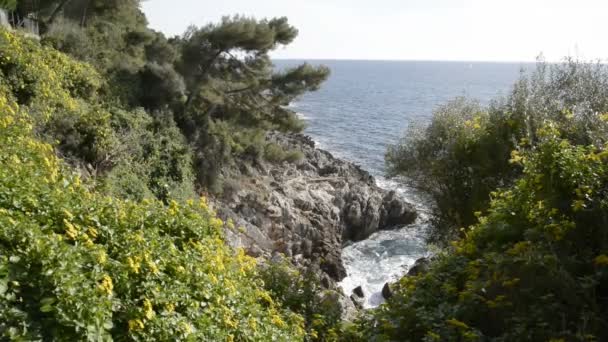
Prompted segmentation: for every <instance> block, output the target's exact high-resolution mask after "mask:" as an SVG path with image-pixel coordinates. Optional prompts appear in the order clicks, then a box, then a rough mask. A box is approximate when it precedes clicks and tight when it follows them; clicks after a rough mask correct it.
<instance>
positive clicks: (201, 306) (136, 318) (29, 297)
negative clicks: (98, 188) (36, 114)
mask: <svg viewBox="0 0 608 342" xmlns="http://www.w3.org/2000/svg"><path fill="white" fill-rule="evenodd" d="M7 84H8V82H7V81H5V80H4V79H2V80H1V81H0V146H2V149H0V245H1V246H2V248H0V334H1V335H2V338H4V339H12V340H66V341H74V340H96V341H100V340H111V339H113V340H119V341H121V340H201V341H218V340H226V341H232V340H240V341H247V340H249V341H260V340H282V341H292V340H301V339H302V338H303V335H304V331H303V328H302V319H301V318H300V317H299V316H297V315H294V314H291V313H287V312H283V311H282V310H281V309H280V307H278V306H277V305H276V304H275V303H274V302H273V300H272V299H271V297H270V295H269V293H268V292H266V291H265V290H264V289H263V288H262V283H261V282H260V281H258V280H257V275H256V262H255V260H253V259H251V258H249V257H246V256H245V255H244V254H243V252H242V251H237V252H234V251H233V250H231V249H230V248H228V247H227V246H226V245H225V243H224V242H223V240H222V227H223V222H222V221H221V220H219V219H217V218H216V217H214V215H213V213H212V212H211V211H210V210H209V209H208V208H207V204H206V201H205V199H201V200H200V201H196V202H194V201H188V202H187V203H182V204H180V203H178V202H175V201H171V202H170V204H169V206H165V205H164V204H163V203H161V202H159V201H156V200H149V201H143V202H130V201H122V200H119V199H116V198H112V197H106V196H103V195H100V194H97V193H95V192H92V191H91V190H89V187H88V185H84V184H82V181H81V180H80V178H79V177H78V176H77V175H74V174H72V173H71V172H70V171H69V169H67V167H66V166H65V165H63V163H62V162H61V161H60V160H58V159H57V157H56V156H55V154H54V152H53V149H52V147H51V146H50V145H48V144H45V143H43V142H40V141H39V140H37V139H36V138H35V137H34V135H33V132H32V127H33V126H34V125H33V123H34V122H33V120H32V117H31V116H30V115H29V108H28V107H27V106H19V105H18V104H17V103H16V101H15V99H14V97H13V96H12V92H11V91H10V89H9V87H8V86H7Z"/></svg>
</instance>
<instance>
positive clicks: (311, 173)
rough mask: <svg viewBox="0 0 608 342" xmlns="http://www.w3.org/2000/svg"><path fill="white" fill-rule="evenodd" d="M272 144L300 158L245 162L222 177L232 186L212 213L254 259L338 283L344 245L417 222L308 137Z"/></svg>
mask: <svg viewBox="0 0 608 342" xmlns="http://www.w3.org/2000/svg"><path fill="white" fill-rule="evenodd" d="M267 139H268V140H269V141H270V142H273V143H275V144H277V145H279V146H281V147H282V148H283V149H285V150H298V151H301V152H302V154H303V158H302V159H301V160H300V161H298V162H295V163H288V162H283V163H280V164H277V163H270V162H265V161H260V160H243V161H242V163H241V165H239V167H238V168H233V169H231V170H228V171H226V172H225V174H224V178H225V179H227V180H229V181H228V182H229V184H228V186H226V187H225V190H224V194H223V195H222V197H220V198H216V199H215V203H214V206H215V209H216V210H217V212H218V214H219V215H220V217H222V218H224V219H231V220H232V221H233V222H234V226H235V227H236V228H235V229H230V230H229V231H228V232H227V233H226V235H227V239H228V242H229V243H230V244H231V245H233V246H235V247H243V248H245V250H246V251H248V253H249V254H250V255H253V256H262V255H266V256H268V255H271V254H272V253H273V252H280V253H283V254H285V255H286V256H288V257H296V256H298V257H303V258H306V259H308V260H311V261H313V262H315V263H317V264H318V265H319V267H320V268H321V269H322V270H323V271H324V272H325V273H326V274H328V275H329V276H330V277H331V278H332V279H333V280H336V281H339V280H341V279H343V278H344V277H345V276H346V271H345V269H344V266H343V264H342V259H341V253H342V246H343V244H344V243H345V242H347V241H359V240H362V239H365V238H367V237H368V236H369V235H371V234H373V233H374V232H376V231H378V230H380V229H389V228H393V227H396V226H399V225H405V224H409V223H412V222H413V221H414V220H415V219H416V212H415V210H414V208H413V206H412V205H411V204H409V203H407V202H405V201H403V200H402V199H401V198H399V197H398V196H397V195H396V194H395V193H394V192H389V191H386V190H383V189H381V188H379V187H378V186H376V185H375V182H374V179H373V177H372V176H371V175H370V174H369V173H368V172H366V171H364V170H363V169H361V168H360V167H359V166H357V165H354V164H352V163H349V162H346V161H343V160H340V159H337V158H335V157H333V156H332V155H331V154H330V153H329V152H327V151H323V150H320V149H316V148H315V144H314V142H313V141H312V140H311V139H310V138H308V137H306V136H304V135H284V134H279V133H273V134H270V135H269V136H268V137H267Z"/></svg>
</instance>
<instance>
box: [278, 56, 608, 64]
mask: <svg viewBox="0 0 608 342" xmlns="http://www.w3.org/2000/svg"><path fill="white" fill-rule="evenodd" d="M567 58H568V57H564V58H561V59H559V60H545V61H544V62H545V63H561V62H563V61H564V60H565V59H567ZM271 59H272V60H283V61H336V62H440V63H445V62H450V63H504V64H516V63H525V64H535V63H537V62H538V61H537V60H519V61H518V60H466V59H407V58H404V59H382V58H378V59H375V58H371V59H370V58H293V57H290V58H285V57H278V58H271ZM591 61H592V60H588V62H591ZM597 61H600V62H601V59H600V60H595V62H597ZM603 63H606V62H605V61H604V62H602V64H603Z"/></svg>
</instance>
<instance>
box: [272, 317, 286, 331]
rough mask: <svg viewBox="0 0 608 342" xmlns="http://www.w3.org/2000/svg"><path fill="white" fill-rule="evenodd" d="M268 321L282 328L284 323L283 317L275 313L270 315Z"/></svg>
mask: <svg viewBox="0 0 608 342" xmlns="http://www.w3.org/2000/svg"><path fill="white" fill-rule="evenodd" d="M270 321H271V322H272V324H274V325H276V326H277V327H280V328H284V327H285V325H286V324H285V322H283V319H282V318H281V317H280V316H279V315H276V314H275V315H272V317H271V318H270Z"/></svg>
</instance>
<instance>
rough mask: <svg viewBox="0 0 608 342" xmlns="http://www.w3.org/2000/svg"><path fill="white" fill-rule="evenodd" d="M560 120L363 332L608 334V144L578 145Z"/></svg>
mask: <svg viewBox="0 0 608 342" xmlns="http://www.w3.org/2000/svg"><path fill="white" fill-rule="evenodd" d="M573 120H574V119H573ZM604 120H605V119H604ZM561 125H562V123H559V124H557V123H552V122H550V123H546V124H545V126H543V127H542V128H540V129H538V130H537V131H536V139H537V143H536V144H535V146H534V147H533V148H531V149H529V150H526V151H522V152H518V153H514V155H513V158H512V162H513V163H514V164H518V165H520V167H521V168H522V170H523V175H522V176H521V177H520V178H519V179H518V180H517V181H516V182H515V184H514V186H512V187H511V188H508V189H504V190H500V191H496V192H493V193H492V195H491V197H492V201H491V204H490V209H489V211H488V214H487V215H484V216H481V214H478V216H479V223H478V224H476V225H473V226H471V227H470V229H468V233H467V234H466V236H465V237H464V238H463V239H461V240H459V241H457V242H454V243H453V248H454V251H453V253H449V254H446V255H443V256H441V257H439V258H438V260H436V261H435V262H434V264H433V265H432V267H431V269H430V271H429V272H428V273H426V274H422V275H419V276H416V277H405V278H403V279H402V280H401V281H400V284H399V287H398V290H397V291H396V295H395V297H394V298H392V299H391V300H390V301H389V302H388V304H387V305H385V306H383V307H381V308H380V309H378V310H377V311H375V313H374V314H373V317H372V318H371V319H369V320H366V321H362V322H360V325H359V327H360V328H361V329H362V330H361V334H360V335H359V336H360V337H361V338H362V339H363V340H378V341H388V340H408V341H469V340H470V341H488V340H492V341H603V340H606V339H607V338H608V335H606V332H607V331H608V320H607V319H606V318H607V317H608V301H607V298H608V234H607V230H606V222H608V221H607V220H608V201H607V198H608V196H607V195H608V193H607V191H608V168H607V165H608V150H607V149H606V146H580V145H575V144H573V143H572V142H570V139H569V137H568V134H567V133H564V132H563V130H562V129H561Z"/></svg>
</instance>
